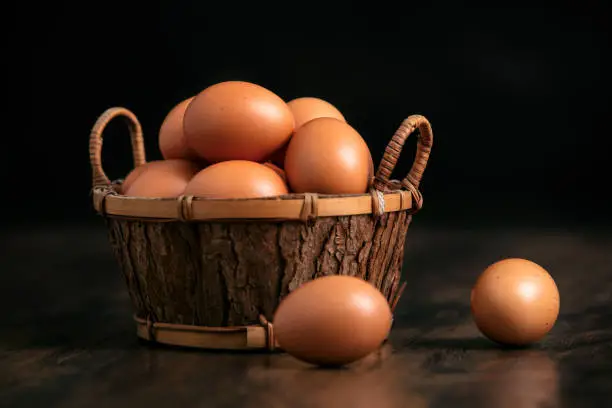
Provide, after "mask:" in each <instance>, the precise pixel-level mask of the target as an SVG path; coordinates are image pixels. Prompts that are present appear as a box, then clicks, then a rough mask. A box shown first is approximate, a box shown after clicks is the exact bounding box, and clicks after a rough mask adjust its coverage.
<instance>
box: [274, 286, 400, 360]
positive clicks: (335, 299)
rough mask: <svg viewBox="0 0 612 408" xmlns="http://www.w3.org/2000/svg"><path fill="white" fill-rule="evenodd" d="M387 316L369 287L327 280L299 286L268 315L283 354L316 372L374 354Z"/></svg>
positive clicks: (381, 301)
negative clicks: (312, 366)
mask: <svg viewBox="0 0 612 408" xmlns="http://www.w3.org/2000/svg"><path fill="white" fill-rule="evenodd" d="M391 324H392V312H391V308H390V307H389V304H388V302H387V299H386V298H385V297H384V296H383V295H382V293H381V292H380V291H379V290H378V289H376V288H375V287H374V286H373V285H372V284H370V283H369V282H367V281H365V280H363V279H361V278H358V277H351V276H346V275H330V276H325V277H320V278H316V279H314V280H311V281H308V282H306V283H304V284H302V285H301V286H300V287H298V288H297V289H295V290H293V292H291V293H290V294H289V295H287V296H286V297H285V298H284V299H283V300H282V301H281V303H280V304H279V306H278V308H277V309H276V312H275V314H274V319H273V325H274V334H275V336H276V340H277V342H278V344H279V346H280V347H281V348H282V349H283V350H284V351H285V352H287V353H288V354H290V355H292V356H293V357H295V358H297V359H299V360H302V361H304V362H307V363H311V364H315V365H321V366H338V365H345V364H350V363H352V362H355V361H357V360H360V359H361V358H363V357H365V356H367V355H368V354H370V353H372V352H373V351H375V350H376V349H378V348H379V347H380V346H381V345H382V343H383V342H384V340H385V339H386V338H387V335H388V334H389V331H390V329H391Z"/></svg>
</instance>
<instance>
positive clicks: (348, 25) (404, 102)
mask: <svg viewBox="0 0 612 408" xmlns="http://www.w3.org/2000/svg"><path fill="white" fill-rule="evenodd" d="M256 3H257V2H253V3H251V5H250V6H249V7H248V8H245V7H243V6H240V5H239V4H236V3H228V4H225V5H223V4H221V5H219V4H217V5H216V6H215V7H212V6H211V3H210V2H205V1H199V2H154V1H150V2H147V3H140V4H139V5H137V4H136V3H135V2H80V3H76V4H69V3H67V2H63V3H62V2H53V3H51V4H47V5H44V6H42V5H33V4H30V3H22V4H21V5H13V6H12V7H16V9H14V10H13V11H14V13H13V14H12V17H11V18H10V22H11V32H10V35H9V36H8V37H7V38H8V39H9V41H8V45H7V48H6V49H5V66H6V67H8V68H9V70H10V74H9V76H7V77H6V79H8V81H7V82H8V85H9V87H8V88H9V92H8V93H7V94H5V96H6V97H7V100H8V102H9V105H10V106H11V107H10V110H9V113H8V114H6V115H4V120H5V122H4V124H5V132H4V135H3V140H4V148H3V149H2V157H3V160H2V166H3V168H4V171H3V173H4V180H5V188H4V189H3V190H4V196H5V197H11V198H12V199H11V200H8V201H5V202H4V205H5V208H6V207H8V209H7V210H10V211H11V212H12V214H13V215H12V216H11V217H8V218H9V221H14V222H23V221H26V220H30V221H33V222H41V221H45V220H46V221H60V222H73V221H74V222H82V221H94V222H95V221H96V218H95V214H94V213H93V210H92V209H91V204H90V197H89V188H90V176H91V172H90V168H89V163H88V153H87V149H88V146H87V142H88V136H89V130H90V128H91V126H92V125H93V123H94V122H95V120H96V118H97V116H98V115H99V114H101V113H102V112H103V111H104V110H105V109H106V108H108V107H110V106H115V105H120V106H125V107H127V108H129V109H131V110H132V111H133V112H134V113H136V115H137V116H138V117H139V119H140V121H141V122H142V125H143V128H144V131H145V136H146V145H147V153H148V157H147V158H148V159H156V158H159V157H160V156H159V153H158V152H157V145H156V143H157V141H156V132H157V129H158V127H159V125H160V124H161V121H162V120H163V117H164V115H165V114H166V112H167V111H168V110H169V109H170V108H171V107H172V106H173V105H174V104H175V103H177V102H178V101H180V100H182V99H184V98H186V97H188V96H191V95H192V94H194V93H196V92H198V91H200V90H202V89H203V88H205V87H206V86H208V85H210V84H213V83H215V82H219V81H224V80H230V79H241V80H247V81H252V82H256V83H259V84H261V85H263V86H265V87H267V88H269V89H271V90H273V91H275V92H276V93H278V94H279V95H280V96H281V97H283V98H285V99H287V100H288V99H291V98H294V97H298V96H318V97H321V98H324V99H326V100H328V101H330V102H332V103H333V104H335V105H336V106H337V107H338V108H339V109H340V110H341V111H342V112H343V113H344V114H345V116H346V117H347V119H348V120H349V122H350V123H351V124H352V125H353V126H354V127H355V128H356V129H357V130H358V131H359V132H360V133H361V134H362V135H363V137H364V138H365V139H366V141H367V142H368V144H369V145H370V147H371V150H372V152H373V155H374V157H375V159H376V160H378V159H379V158H380V157H381V154H382V150H383V149H384V146H385V144H386V142H387V141H388V139H389V138H390V137H391V135H392V134H393V132H394V131H395V129H396V128H397V126H398V125H399V124H400V123H401V121H402V119H403V118H404V117H406V116H407V115H409V114H412V113H420V114H423V115H425V116H426V117H428V118H429V119H430V121H431V123H432V126H433V129H434V136H435V143H434V148H433V152H432V157H431V160H430V164H429V167H428V169H427V171H426V173H425V177H424V182H423V185H422V190H423V194H424V197H425V207H424V209H423V211H422V212H421V214H419V217H423V219H427V220H429V221H430V222H438V221H440V222H443V223H451V222H455V223H466V225H469V224H470V223H473V222H475V221H481V222H485V223H492V224H495V223H500V222H510V223H515V222H519V221H526V222H536V221H543V220H546V221H550V222H552V223H555V224H556V225H557V224H558V225H564V224H565V223H568V222H573V221H578V222H580V221H590V222H594V223H596V224H597V223H603V222H607V221H609V219H610V217H609V215H608V212H607V211H606V210H607V209H608V208H610V204H609V200H607V199H606V197H607V194H606V193H607V190H608V189H609V188H611V185H610V183H609V179H610V175H611V174H612V173H611V171H610V169H609V161H610V160H609V159H608V157H609V152H610V150H609V146H610V143H609V139H610V137H611V136H612V129H611V126H610V113H611V112H610V111H611V109H610V88H611V87H610V79H609V78H610V72H612V67H611V64H610V57H609V54H610V50H611V49H612V48H611V47H610V45H611V44H610V31H609V27H610V18H609V13H608V11H607V10H606V8H605V7H604V6H603V4H604V2H603V1H602V2H596V1H580V2H577V1H574V2H567V3H566V4H561V3H560V4H558V5H557V6H556V7H555V8H547V9H544V8H519V7H518V6H515V7H511V8H508V7H501V6H496V7H489V8H460V7H458V6H449V5H446V4H443V3H441V2H429V3H428V4H429V5H428V6H417V5H415V4H411V3H402V5H396V6H393V7H390V6H389V7H387V8H385V9H383V8H381V9H379V10H374V9H372V6H373V4H372V3H371V2H366V3H367V4H366V3H364V4H363V6H360V7H358V6H355V5H352V6H348V5H345V6H342V7H340V6H338V7H337V9H336V8H332V6H331V2H328V4H326V5H315V4H314V3H304V2H301V3H294V2H286V3H285V4H284V5H282V6H280V5H279V6H274V7H268V8H267V9H266V10H263V8H262V7H263V5H262V4H256ZM6 125H8V126H6ZM126 136H127V132H126V131H125V129H123V126H122V123H121V122H120V121H118V122H117V123H113V124H111V126H110V127H109V128H108V131H107V134H106V139H105V146H104V152H103V156H104V164H105V169H106V170H107V173H109V175H110V176H112V177H113V178H117V177H120V176H122V175H124V174H125V173H126V172H127V171H128V170H129V169H130V165H131V163H130V160H131V157H130V153H129V142H128V138H127V137H126ZM409 145H410V149H408V151H407V152H406V154H404V155H403V156H402V163H401V165H400V166H398V169H397V174H396V176H397V177H402V176H403V175H404V174H405V173H406V172H407V170H408V168H409V165H410V161H411V159H412V154H413V152H414V146H413V143H409ZM34 197H38V198H34Z"/></svg>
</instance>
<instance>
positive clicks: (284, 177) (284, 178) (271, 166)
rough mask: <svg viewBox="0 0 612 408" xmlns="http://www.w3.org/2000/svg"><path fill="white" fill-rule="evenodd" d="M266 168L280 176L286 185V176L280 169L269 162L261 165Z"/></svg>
mask: <svg viewBox="0 0 612 408" xmlns="http://www.w3.org/2000/svg"><path fill="white" fill-rule="evenodd" d="M263 165H264V166H266V167H269V168H271V169H272V170H274V171H275V172H276V174H278V175H279V176H281V178H282V179H283V181H284V182H285V183H287V176H286V175H285V171H284V170H283V169H281V168H280V167H278V166H277V165H276V164H274V163H271V162H265V163H264V164H263Z"/></svg>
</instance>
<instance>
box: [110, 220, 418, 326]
mask: <svg viewBox="0 0 612 408" xmlns="http://www.w3.org/2000/svg"><path fill="white" fill-rule="evenodd" d="M411 218H412V216H411V215H409V214H408V213H407V212H405V211H404V212H393V213H386V214H383V215H382V216H381V217H379V218H374V217H372V216H371V215H354V216H343V217H326V218H319V219H317V220H316V221H314V222H312V223H308V224H306V223H302V222H300V221H286V222H225V223H219V222H211V223H184V222H180V221H177V222H167V223H159V222H149V221H138V220H122V219H118V218H112V217H109V218H107V225H108V230H109V238H110V242H111V246H112V249H113V252H114V254H115V257H116V258H117V261H118V263H119V265H120V267H121V270H122V272H123V274H124V277H125V280H126V283H127V287H128V290H129V293H130V297H131V300H132V303H133V305H134V307H135V308H136V312H137V315H139V316H150V318H152V319H154V320H155V321H161V322H173V323H179V324H191V325H198V326H212V327H217V326H221V327H223V326H241V325H250V324H257V323H258V320H259V315H264V316H265V317H266V318H267V319H269V320H272V316H273V314H274V311H275V309H276V307H277V306H278V303H279V302H280V300H281V299H282V298H283V297H284V296H286V295H287V294H288V293H289V292H291V291H292V290H294V289H295V288H297V287H299V286H300V285H301V284H302V283H304V282H306V281H309V280H312V279H314V278H317V277H320V276H325V275H349V276H357V277H360V278H363V279H365V280H367V281H369V282H371V283H372V284H373V285H374V286H376V287H377V288H378V289H380V291H381V292H382V293H383V295H385V297H386V298H387V299H388V300H389V301H390V302H391V301H392V300H393V298H394V296H395V294H396V293H397V290H398V289H399V285H400V280H401V269H402V260H403V256H404V240H405V236H406V232H407V229H408V226H409V224H410V221H411Z"/></svg>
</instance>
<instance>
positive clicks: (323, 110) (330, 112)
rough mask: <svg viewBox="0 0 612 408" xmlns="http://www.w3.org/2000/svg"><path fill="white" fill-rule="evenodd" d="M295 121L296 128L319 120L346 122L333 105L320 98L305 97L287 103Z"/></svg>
mask: <svg viewBox="0 0 612 408" xmlns="http://www.w3.org/2000/svg"><path fill="white" fill-rule="evenodd" d="M287 105H288V106H289V109H291V112H292V113H293V118H294V119H295V128H296V129H298V128H299V127H300V126H302V125H303V124H304V123H306V122H309V121H311V120H313V119H317V118H334V119H338V120H339V121H342V122H346V119H345V118H344V115H342V113H340V111H339V110H338V109H337V108H336V107H335V106H334V105H332V104H331V103H329V102H327V101H324V100H323V99H319V98H312V97H304V98H297V99H294V100H292V101H289V102H287Z"/></svg>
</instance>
